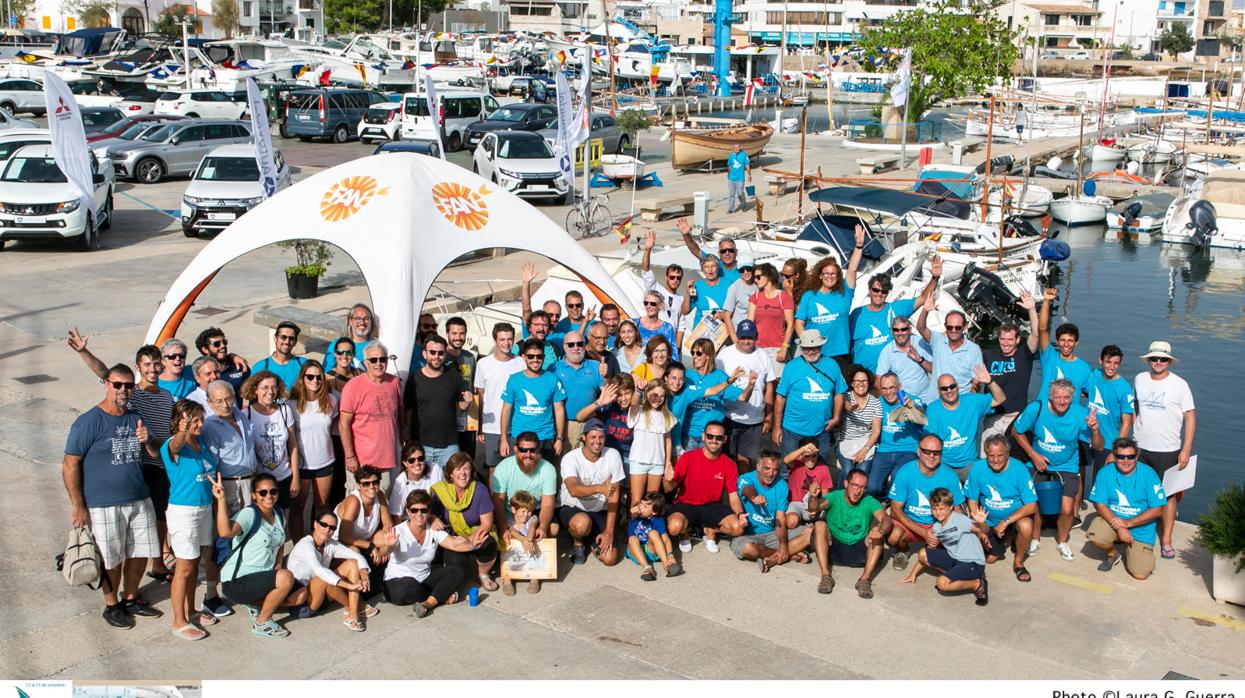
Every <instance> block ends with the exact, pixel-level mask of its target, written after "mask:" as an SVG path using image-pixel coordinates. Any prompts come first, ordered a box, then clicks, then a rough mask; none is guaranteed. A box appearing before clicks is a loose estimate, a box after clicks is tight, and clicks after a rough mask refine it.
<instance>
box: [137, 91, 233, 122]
mask: <svg viewBox="0 0 1245 698" xmlns="http://www.w3.org/2000/svg"><path fill="white" fill-rule="evenodd" d="M153 113H155V114H176V115H178V116H190V117H195V116H200V117H203V118H205V119H242V118H243V116H244V115H245V114H246V102H238V101H235V100H234V99H233V98H232V97H231V96H230V95H227V94H225V93H224V92H211V91H198V92H180V93H179V92H165V93H164V94H162V95H160V99H158V100H156V108H155V111H154V112H153Z"/></svg>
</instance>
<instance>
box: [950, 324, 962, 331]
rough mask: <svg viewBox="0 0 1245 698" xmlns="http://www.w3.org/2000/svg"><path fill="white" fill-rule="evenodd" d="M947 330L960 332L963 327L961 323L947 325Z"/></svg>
mask: <svg viewBox="0 0 1245 698" xmlns="http://www.w3.org/2000/svg"><path fill="white" fill-rule="evenodd" d="M946 327H947V331H948V332H960V331H962V330H963V329H964V326H963V325H947V326H946Z"/></svg>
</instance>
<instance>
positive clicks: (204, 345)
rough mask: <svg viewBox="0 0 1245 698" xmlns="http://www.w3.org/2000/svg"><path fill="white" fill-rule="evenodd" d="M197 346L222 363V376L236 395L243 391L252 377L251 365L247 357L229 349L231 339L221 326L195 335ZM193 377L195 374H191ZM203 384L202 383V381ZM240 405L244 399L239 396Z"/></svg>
mask: <svg viewBox="0 0 1245 698" xmlns="http://www.w3.org/2000/svg"><path fill="white" fill-rule="evenodd" d="M195 347H196V348H197V349H198V350H199V354H200V355H202V356H210V357H212V358H213V359H216V361H217V362H218V363H219V364H220V378H221V380H224V381H228V382H229V384H230V385H232V386H233V392H234V394H235V395H240V394H241V393H242V384H243V383H245V382H246V379H247V378H250V377H251V366H250V364H248V363H247V362H246V359H244V358H242V357H241V356H238V355H237V354H232V353H230V351H229V339H228V338H226V337H225V332H224V330H222V329H221V328H219V327H209V328H207V329H206V330H203V331H202V332H200V333H199V336H198V337H195ZM191 377H192V378H193V377H195V376H193V375H192V376H191ZM200 385H202V383H200ZM238 406H239V407H241V406H242V399H241V398H238Z"/></svg>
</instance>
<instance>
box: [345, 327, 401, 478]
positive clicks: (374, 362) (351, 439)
mask: <svg viewBox="0 0 1245 698" xmlns="http://www.w3.org/2000/svg"><path fill="white" fill-rule="evenodd" d="M390 358H391V357H390V356H389V348H388V347H386V346H385V345H384V344H381V343H380V342H379V341H378V342H375V343H373V344H372V345H371V346H369V347H368V348H367V349H366V350H365V351H364V353H363V361H364V363H365V364H366V365H367V372H365V373H363V374H360V375H358V376H355V377H354V378H351V379H350V381H349V382H348V383H346V387H345V388H343V389H342V396H341V402H340V404H339V407H338V409H339V411H340V416H339V417H338V420H339V422H338V431H340V432H341V437H342V451H343V452H344V454H345V456H346V471H347V472H348V473H350V477H349V478H348V480H349V482H348V483H347V489H354V487H355V483H354V474H355V473H356V472H357V471H358V470H359V466H360V465H370V466H372V467H373V468H376V469H378V470H380V471H381V491H382V492H383V493H384V495H385V496H386V497H388V496H389V489H390V487H392V486H393V473H394V468H396V467H397V466H398V451H399V449H400V448H401V441H402V439H401V434H402V431H403V430H402V424H401V422H402V391H401V389H400V388H399V387H398V382H399V381H398V377H397V376H395V375H393V374H391V373H387V372H386V369H387V368H388V367H389V361H390Z"/></svg>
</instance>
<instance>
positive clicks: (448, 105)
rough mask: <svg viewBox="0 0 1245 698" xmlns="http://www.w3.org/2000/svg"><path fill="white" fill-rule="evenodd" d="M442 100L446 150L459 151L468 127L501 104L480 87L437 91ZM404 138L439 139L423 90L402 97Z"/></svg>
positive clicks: (417, 139)
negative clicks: (477, 88) (478, 88)
mask: <svg viewBox="0 0 1245 698" xmlns="http://www.w3.org/2000/svg"><path fill="white" fill-rule="evenodd" d="M437 99H438V100H439V101H440V102H441V105H440V106H441V133H442V134H444V138H445V140H444V142H445V149H446V150H449V151H455V150H459V149H461V148H462V146H463V142H464V141H463V136H464V134H465V133H466V129H467V126H468V125H469V124H472V123H474V122H476V121H482V120H483V119H484V115H485V114H491V113H493V112H495V111H497V109H498V108H499V107H500V106H501V105H500V104H498V103H497V100H496V99H494V98H493V95H490V94H485V93H484V92H481V91H479V90H445V91H441V92H438V93H437ZM402 138H403V139H405V140H411V141H435V140H437V134H436V131H435V130H434V129H433V125H432V117H431V116H430V115H429V114H428V100H427V99H426V98H425V97H424V95H423V94H422V93H415V92H408V93H407V94H405V95H403V97H402Z"/></svg>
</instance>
